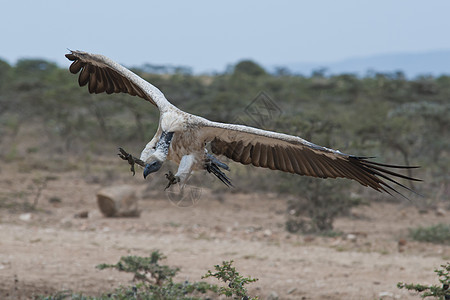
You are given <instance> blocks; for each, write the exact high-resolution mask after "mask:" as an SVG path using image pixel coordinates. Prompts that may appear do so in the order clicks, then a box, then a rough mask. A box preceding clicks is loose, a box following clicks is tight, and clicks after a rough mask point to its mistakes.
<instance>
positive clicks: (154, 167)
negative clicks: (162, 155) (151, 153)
mask: <svg viewBox="0 0 450 300" xmlns="http://www.w3.org/2000/svg"><path fill="white" fill-rule="evenodd" d="M161 166H162V162H160V161H159V160H155V161H153V162H151V163H149V164H146V165H145V169H144V178H147V176H148V175H149V174H150V173H154V172H156V171H158V170H159V169H161Z"/></svg>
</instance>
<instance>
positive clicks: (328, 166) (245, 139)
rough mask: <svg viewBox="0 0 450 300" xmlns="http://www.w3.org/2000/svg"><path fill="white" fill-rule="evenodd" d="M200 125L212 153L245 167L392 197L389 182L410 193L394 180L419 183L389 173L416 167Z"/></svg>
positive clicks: (268, 134) (253, 131) (237, 128)
mask: <svg viewBox="0 0 450 300" xmlns="http://www.w3.org/2000/svg"><path fill="white" fill-rule="evenodd" d="M197 125H198V128H199V131H200V136H201V137H202V139H204V140H205V141H206V142H210V143H211V150H212V152H213V153H215V154H217V155H225V156H226V157H228V158H230V159H232V160H234V161H236V162H240V163H242V164H244V165H248V164H252V165H254V166H256V167H263V168H269V169H272V170H280V171H283V172H290V173H295V174H299V175H306V176H313V177H320V178H336V177H343V178H348V179H353V180H356V181H358V182H359V183H360V184H362V185H364V186H369V187H371V188H373V189H375V190H377V191H379V192H386V193H388V194H391V193H390V191H394V192H396V193H398V192H397V191H396V190H395V189H394V188H392V187H391V186H390V185H389V184H388V182H391V183H394V184H396V185H399V186H401V187H403V188H405V189H407V190H410V191H411V189H409V188H408V187H406V186H405V185H403V184H401V183H399V182H398V181H397V180H395V179H393V178H403V179H407V180H414V181H420V180H419V179H416V178H412V177H408V176H405V175H402V174H400V173H397V172H394V171H392V170H390V169H391V168H395V169H408V168H416V167H409V166H395V165H387V164H380V163H376V162H373V161H370V160H368V157H358V156H353V155H348V154H344V153H342V152H340V151H337V150H333V149H328V148H325V147H321V146H318V145H315V144H313V143H310V142H308V141H306V140H304V139H302V138H300V137H297V136H292V135H287V134H282V133H276V132H272V131H266V130H261V129H257V128H252V127H248V126H243V125H233V124H224V123H217V122H212V121H209V120H206V119H204V118H198V119H197ZM391 177H393V178H391ZM399 194H400V193H399ZM400 195H401V194H400Z"/></svg>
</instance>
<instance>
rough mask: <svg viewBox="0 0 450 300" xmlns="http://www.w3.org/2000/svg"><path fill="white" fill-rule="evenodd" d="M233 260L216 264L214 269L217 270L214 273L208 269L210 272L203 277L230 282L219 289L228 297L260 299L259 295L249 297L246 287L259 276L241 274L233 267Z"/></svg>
mask: <svg viewBox="0 0 450 300" xmlns="http://www.w3.org/2000/svg"><path fill="white" fill-rule="evenodd" d="M232 264H233V261H232V260H231V261H224V262H222V265H221V266H220V265H215V266H214V269H215V270H216V271H217V272H215V273H212V272H211V271H210V270H208V273H206V275H204V276H203V277H202V278H208V277H215V278H217V279H218V280H222V281H223V282H225V283H228V287H220V288H219V290H218V293H219V295H225V296H227V297H233V298H234V299H242V300H249V299H258V297H254V298H249V296H247V289H246V288H245V285H246V284H249V283H251V282H255V281H257V280H258V279H257V278H250V277H244V276H241V275H239V272H238V271H236V268H234V267H232V266H231V265H232Z"/></svg>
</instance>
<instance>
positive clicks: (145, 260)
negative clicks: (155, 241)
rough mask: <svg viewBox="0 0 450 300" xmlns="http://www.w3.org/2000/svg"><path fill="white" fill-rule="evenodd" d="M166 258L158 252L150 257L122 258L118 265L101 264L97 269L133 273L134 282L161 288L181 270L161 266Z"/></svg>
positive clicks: (154, 252)
mask: <svg viewBox="0 0 450 300" xmlns="http://www.w3.org/2000/svg"><path fill="white" fill-rule="evenodd" d="M165 258H166V257H165V256H164V255H163V254H162V253H161V252H159V251H158V250H157V251H153V252H152V254H151V255H150V257H141V256H122V257H121V258H120V261H119V262H118V263H117V264H114V265H109V264H100V265H98V266H97V269H100V270H104V269H108V268H112V269H116V270H118V271H121V272H128V273H133V274H134V277H133V281H136V280H139V281H142V282H148V283H153V282H154V283H155V284H157V285H159V286H161V285H162V284H163V282H164V281H166V280H167V279H170V278H172V277H174V276H175V275H176V274H177V272H178V271H179V268H170V267H169V266H161V265H160V264H159V263H158V261H159V260H160V259H165Z"/></svg>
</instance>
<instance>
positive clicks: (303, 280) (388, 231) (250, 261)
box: [0, 163, 450, 299]
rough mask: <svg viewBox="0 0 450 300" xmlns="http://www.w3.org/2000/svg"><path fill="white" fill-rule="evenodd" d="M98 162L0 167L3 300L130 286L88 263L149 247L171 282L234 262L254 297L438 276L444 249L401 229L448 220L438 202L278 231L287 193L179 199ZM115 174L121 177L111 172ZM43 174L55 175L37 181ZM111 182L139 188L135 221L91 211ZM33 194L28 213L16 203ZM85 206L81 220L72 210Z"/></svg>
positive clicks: (361, 291)
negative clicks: (172, 270) (95, 165)
mask: <svg viewBox="0 0 450 300" xmlns="http://www.w3.org/2000/svg"><path fill="white" fill-rule="evenodd" d="M54 168H55V169H56V168H57V167H56V166H55V167H54ZM105 168H106V169H107V172H104V173H102V171H99V172H100V174H103V175H100V176H92V175H89V174H90V173H89V172H90V171H92V170H79V169H75V170H71V168H66V169H67V171H65V172H58V173H56V175H55V173H54V172H53V170H52V169H51V168H50V169H48V168H47V169H45V168H35V167H33V166H30V165H24V164H20V163H8V164H3V165H2V166H1V169H0V200H1V203H2V206H1V208H0V299H28V298H32V297H33V295H45V294H46V295H48V294H49V293H52V292H56V291H61V290H72V291H76V292H83V293H84V294H88V295H98V294H100V293H102V292H105V291H110V290H112V289H113V288H115V287H118V286H119V285H120V284H129V283H130V280H131V276H130V275H128V274H120V273H119V272H116V271H113V270H103V271H100V270H97V269H96V268H95V266H96V265H97V264H100V263H115V262H117V261H118V260H119V258H120V257H121V256H124V255H141V256H143V255H148V254H149V253H150V252H151V251H152V250H154V249H159V250H161V251H162V252H163V253H164V254H165V255H166V256H167V259H166V260H165V261H163V263H164V264H167V265H170V266H177V267H180V268H181V271H180V273H179V275H177V278H176V279H177V280H185V279H187V280H190V281H199V280H201V276H202V275H203V274H205V273H206V271H207V270H208V269H209V270H212V268H213V266H214V265H215V264H220V263H221V262H222V261H223V260H231V259H233V260H234V262H235V263H234V264H235V266H236V268H237V269H238V271H239V272H240V273H241V274H242V275H246V276H247V275H250V276H252V277H256V278H259V281H257V282H256V283H253V284H251V285H250V286H249V290H250V292H251V294H252V295H259V296H260V299H268V297H269V295H271V296H270V297H272V299H274V298H276V297H274V296H275V295H278V298H279V299H419V297H418V296H417V295H415V294H413V293H411V292H408V291H404V290H399V289H397V287H396V284H397V282H399V281H403V282H417V283H424V284H425V283H428V284H431V283H437V279H436V276H435V274H434V272H433V270H434V268H436V267H439V266H440V265H441V264H444V263H445V262H446V261H449V260H450V247H449V246H443V245H434V244H428V243H419V242H414V241H412V240H410V239H409V238H408V228H414V227H417V226H419V225H431V224H436V223H439V222H447V223H448V220H449V216H450V211H444V210H443V208H444V209H445V207H444V206H443V205H440V207H441V209H440V211H439V214H437V213H436V211H435V210H429V211H428V212H422V213H419V211H418V210H417V208H415V207H414V206H412V205H410V204H408V203H406V201H404V202H403V203H401V204H389V203H386V202H373V203H372V204H371V205H370V206H362V207H357V208H355V209H353V211H352V216H351V217H347V218H340V219H338V220H337V221H336V222H335V230H336V231H341V232H343V234H342V235H341V236H338V237H317V236H305V235H295V234H289V233H287V232H286V231H285V228H284V222H285V218H286V206H287V205H286V199H284V198H281V197H279V196H277V195H275V194H267V195H257V194H233V193H225V194H220V195H217V194H215V193H212V192H211V191H208V190H206V189H203V190H201V191H200V192H201V195H200V197H199V199H198V201H197V202H196V203H195V205H193V206H190V207H177V206H176V205H174V204H173V203H172V202H171V201H169V199H168V197H167V196H166V195H164V194H162V193H152V191H149V189H148V188H146V186H147V185H148V183H147V182H145V181H143V180H142V178H141V176H136V177H131V176H130V175H129V174H128V173H127V172H126V171H124V167H122V168H119V169H117V170H116V167H114V166H113V167H111V166H108V167H105ZM108 170H109V171H108ZM125 170H126V169H125ZM117 172H119V173H120V174H122V173H123V176H122V175H115V176H113V177H112V178H110V177H108V176H112V175H111V174H112V173H114V174H116V173H117ZM46 176H52V178H51V179H52V180H49V181H48V182H47V183H46V184H45V185H44V184H42V178H45V177H46ZM160 176H163V174H160ZM118 184H126V185H132V186H134V187H135V188H136V190H137V191H138V194H139V195H140V200H139V205H140V208H141V209H142V214H141V216H140V217H139V218H105V217H103V216H102V215H101V213H100V212H99V210H98V207H97V203H96V192H97V191H98V190H99V189H100V188H102V187H104V186H107V185H118ZM163 187H164V185H163V183H161V184H160V186H158V188H159V189H162V188H163ZM39 189H40V190H41V191H40V195H39V197H38V198H37V199H36V195H37V194H38V193H39ZM35 200H37V202H38V204H37V209H36V210H33V211H27V210H26V209H24V208H23V203H25V202H28V203H32V202H33V201H35ZM447 208H448V207H447ZM82 211H87V212H88V218H77V217H76V216H75V215H76V214H78V213H80V212H82Z"/></svg>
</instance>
